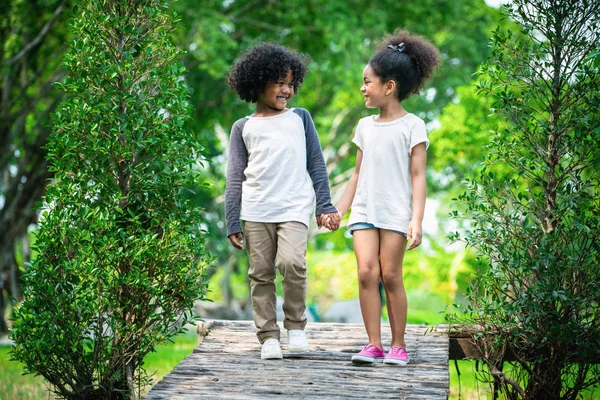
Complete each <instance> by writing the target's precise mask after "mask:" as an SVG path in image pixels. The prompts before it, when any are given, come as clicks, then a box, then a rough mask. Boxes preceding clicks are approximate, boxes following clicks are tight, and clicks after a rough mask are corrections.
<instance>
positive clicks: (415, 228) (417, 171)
mask: <svg viewBox="0 0 600 400" xmlns="http://www.w3.org/2000/svg"><path fill="white" fill-rule="evenodd" d="M426 163H427V150H426V147H425V143H419V144H417V145H416V146H415V147H413V149H412V160H411V165H410V174H411V176H412V200H413V217H412V221H411V222H410V225H409V226H408V232H406V234H407V239H412V240H411V242H410V244H409V246H408V250H412V249H414V248H415V247H418V246H419V245H420V244H421V241H422V240H423V227H422V225H423V215H424V213H425V198H426V197H427V187H426V184H425V165H426Z"/></svg>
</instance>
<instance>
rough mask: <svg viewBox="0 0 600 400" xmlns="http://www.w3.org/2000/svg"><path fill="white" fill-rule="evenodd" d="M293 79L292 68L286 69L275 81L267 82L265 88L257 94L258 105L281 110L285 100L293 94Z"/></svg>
mask: <svg viewBox="0 0 600 400" xmlns="http://www.w3.org/2000/svg"><path fill="white" fill-rule="evenodd" d="M293 79H294V76H293V75H292V70H288V72H287V74H286V75H285V76H283V77H281V78H279V79H278V80H277V81H276V82H269V83H268V84H267V87H265V90H264V91H263V92H262V93H261V95H260V96H258V102H257V103H258V106H263V107H266V108H267V109H270V110H272V111H283V110H284V109H285V106H286V105H287V102H288V101H289V100H290V99H291V98H292V96H293V95H294V83H293Z"/></svg>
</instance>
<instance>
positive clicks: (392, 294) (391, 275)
mask: <svg viewBox="0 0 600 400" xmlns="http://www.w3.org/2000/svg"><path fill="white" fill-rule="evenodd" d="M379 240H380V243H379V255H380V262H381V280H382V282H383V287H384V289H385V293H386V299H387V310H388V317H389V320H390V327H391V330H392V346H396V347H404V348H406V343H405V342H404V331H405V330H406V314H407V309H408V305H407V301H406V290H405V289H404V280H403V279H402V262H403V260H404V251H405V249H406V238H405V237H404V236H402V235H400V234H398V233H396V232H392V231H388V230H385V229H380V230H379Z"/></svg>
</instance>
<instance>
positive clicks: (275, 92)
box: [225, 43, 340, 359]
mask: <svg viewBox="0 0 600 400" xmlns="http://www.w3.org/2000/svg"><path fill="white" fill-rule="evenodd" d="M306 72H307V67H306V64H305V61H304V59H303V57H302V56H301V55H299V54H296V53H294V52H292V51H290V50H288V49H286V48H285V47H282V46H278V45H274V44H270V43H263V44H260V45H258V46H256V47H255V48H253V49H251V50H250V51H248V52H247V53H246V54H245V55H244V56H243V57H242V58H241V59H240V60H239V61H238V62H237V63H236V64H235V65H234V66H233V67H232V68H231V70H230V71H229V75H228V82H229V85H230V86H231V88H232V89H233V90H235V91H236V92H237V94H238V95H239V96H240V98H241V99H242V100H245V101H247V102H250V103H256V110H255V112H254V113H253V114H252V115H250V116H248V117H244V118H242V119H240V120H238V121H237V122H236V123H235V124H234V125H233V128H232V129H231V137H230V143H229V155H228V160H227V182H226V183H227V185H226V186H227V187H226V190H225V217H226V220H227V237H228V238H229V240H230V241H231V244H232V245H233V246H234V247H236V248H238V249H242V250H243V249H244V244H243V239H244V236H245V239H246V240H245V244H246V249H247V251H248V258H249V267H248V277H249V280H250V297H251V300H252V314H253V317H254V323H255V325H256V327H257V328H258V332H257V336H258V340H259V342H260V343H261V344H262V347H261V358H262V359H281V358H282V357H283V356H282V354H281V348H280V344H279V339H280V332H279V326H278V325H277V314H276V311H275V275H276V269H279V271H280V273H281V274H282V275H283V281H282V284H283V292H284V293H283V294H284V303H283V312H284V314H285V319H284V321H283V326H284V327H285V328H286V329H287V330H288V350H289V351H290V352H302V351H307V350H308V341H307V339H306V335H305V333H304V327H305V325H306V316H305V310H306V260H305V255H306V241H307V234H308V222H309V219H310V215H311V213H312V209H313V201H314V199H315V194H316V199H317V202H316V204H317V205H316V215H317V224H318V226H319V227H321V216H322V215H329V219H328V221H331V222H332V223H331V224H330V226H333V227H334V228H337V226H338V225H339V221H340V218H339V214H338V213H337V210H336V208H335V207H334V206H333V204H331V195H330V193H329V179H328V177H327V168H326V167H325V161H324V158H323V153H322V151H321V146H320V144H319V138H318V136H317V131H316V130H315V126H314V124H313V121H312V118H311V116H310V114H309V113H308V111H306V110H304V109H302V108H296V109H294V108H286V106H287V103H288V101H289V100H290V99H291V98H292V96H294V93H295V92H296V91H298V89H299V88H300V86H301V85H302V82H303V80H304V75H305V74H306ZM240 220H242V221H243V223H244V233H243V234H242V224H241V221H240ZM328 224H329V222H328ZM330 229H332V228H330Z"/></svg>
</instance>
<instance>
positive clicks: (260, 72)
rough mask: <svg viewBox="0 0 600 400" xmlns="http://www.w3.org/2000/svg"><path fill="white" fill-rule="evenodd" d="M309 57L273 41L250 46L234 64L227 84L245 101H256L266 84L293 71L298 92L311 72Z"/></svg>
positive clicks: (295, 88) (295, 87) (295, 89)
mask: <svg viewBox="0 0 600 400" xmlns="http://www.w3.org/2000/svg"><path fill="white" fill-rule="evenodd" d="M308 62H309V57H308V56H307V55H305V54H300V53H296V52H294V51H292V50H289V49H287V48H285V47H283V46H280V45H277V44H274V43H261V44H259V45H258V46H256V47H254V48H252V49H250V50H249V51H247V52H246V53H244V54H243V56H242V57H241V58H240V59H239V60H238V61H237V62H236V63H235V64H234V65H233V67H231V69H230V70H229V72H228V73H227V83H229V86H231V88H232V89H233V90H235V91H236V93H237V94H238V95H239V96H240V98H241V99H242V100H245V101H248V102H250V103H256V101H257V100H258V96H259V95H260V94H261V93H262V92H263V91H264V90H265V88H266V87H267V84H268V83H270V82H276V81H277V80H278V79H280V78H282V77H285V76H286V75H287V73H288V71H289V70H291V71H292V79H293V85H294V92H298V90H299V89H300V87H301V86H302V82H304V76H305V75H306V73H307V72H308V67H307V66H306V64H308Z"/></svg>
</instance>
